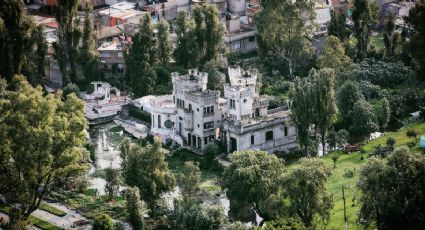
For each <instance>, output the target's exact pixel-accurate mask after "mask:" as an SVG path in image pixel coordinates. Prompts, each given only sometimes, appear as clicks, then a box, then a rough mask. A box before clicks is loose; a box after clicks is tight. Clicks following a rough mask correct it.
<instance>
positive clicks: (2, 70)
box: [0, 0, 35, 81]
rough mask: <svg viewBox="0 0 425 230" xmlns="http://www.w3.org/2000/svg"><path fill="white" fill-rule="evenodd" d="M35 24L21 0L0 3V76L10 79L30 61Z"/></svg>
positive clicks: (5, 0) (20, 71)
mask: <svg viewBox="0 0 425 230" xmlns="http://www.w3.org/2000/svg"><path fill="white" fill-rule="evenodd" d="M34 29H35V24H34V22H33V21H32V19H31V18H30V17H28V16H26V15H25V11H24V2H23V1H22V0H4V1H2V3H1V4H0V50H1V52H0V63H1V64H0V76H3V77H5V78H6V80H7V81H10V80H11V79H12V77H13V76H14V75H15V74H21V73H23V72H24V70H25V68H26V64H27V63H28V62H30V61H31V60H29V59H31V57H30V54H31V52H32V51H33V46H34V43H35V40H34V37H33V33H34Z"/></svg>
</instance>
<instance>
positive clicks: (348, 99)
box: [336, 80, 364, 121]
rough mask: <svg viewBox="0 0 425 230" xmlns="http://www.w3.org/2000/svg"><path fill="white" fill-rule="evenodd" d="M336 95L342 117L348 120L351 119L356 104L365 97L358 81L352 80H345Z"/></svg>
mask: <svg viewBox="0 0 425 230" xmlns="http://www.w3.org/2000/svg"><path fill="white" fill-rule="evenodd" d="M336 97H337V105H338V110H339V113H340V114H341V116H342V118H343V119H345V120H346V121H351V117H352V116H353V108H354V104H355V103H356V102H357V101H359V100H363V99H364V96H363V94H362V93H361V91H360V88H359V85H358V84H357V83H356V82H354V81H350V80H349V81H346V82H344V84H343V85H342V86H341V87H340V88H339V89H338V91H337V94H336Z"/></svg>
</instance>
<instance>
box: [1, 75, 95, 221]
mask: <svg viewBox="0 0 425 230" xmlns="http://www.w3.org/2000/svg"><path fill="white" fill-rule="evenodd" d="M10 88H11V89H13V91H7V90H6V92H5V93H4V95H3V96H2V97H1V98H0V114H2V115H1V116H0V171H1V172H2V173H1V174H0V181H2V183H0V193H1V194H2V195H4V196H5V197H6V199H7V200H8V201H9V202H11V203H19V204H20V205H19V209H20V212H21V215H22V218H24V219H27V218H28V217H29V216H30V215H31V213H32V212H33V211H35V210H36V209H37V208H38V206H39V205H40V202H41V201H42V200H43V198H45V197H46V195H47V194H49V192H50V191H51V189H52V186H53V184H54V183H55V182H56V181H58V180H61V179H63V178H66V177H69V176H71V175H75V174H77V173H78V172H81V171H82V170H86V169H87V167H88V164H87V162H88V159H87V158H88V156H86V154H85V151H84V144H85V140H86V128H87V121H86V118H85V117H84V102H83V101H81V100H80V99H78V98H77V97H76V96H75V95H74V94H70V95H68V97H67V99H66V100H65V101H62V100H61V95H60V93H57V94H48V95H45V94H44V92H43V90H42V88H41V87H40V86H39V87H37V88H34V87H32V86H31V85H29V83H28V82H27V81H26V80H24V77H22V76H16V77H14V79H13V81H12V83H11V85H10Z"/></svg>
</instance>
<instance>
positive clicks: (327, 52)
mask: <svg viewBox="0 0 425 230" xmlns="http://www.w3.org/2000/svg"><path fill="white" fill-rule="evenodd" d="M352 62H353V61H352V60H351V59H350V58H349V57H348V56H347V55H345V49H344V47H343V46H342V44H341V41H340V40H339V39H338V38H337V37H335V36H332V35H331V36H328V37H327V38H326V43H325V47H324V49H323V52H322V53H321V54H320V56H319V58H318V59H317V65H318V66H319V68H332V69H335V70H337V69H338V68H344V67H347V66H348V65H349V64H351V63H352Z"/></svg>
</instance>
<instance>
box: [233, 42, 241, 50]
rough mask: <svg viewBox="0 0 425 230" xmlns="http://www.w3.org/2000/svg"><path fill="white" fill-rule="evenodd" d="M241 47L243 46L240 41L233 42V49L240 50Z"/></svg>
mask: <svg viewBox="0 0 425 230" xmlns="http://www.w3.org/2000/svg"><path fill="white" fill-rule="evenodd" d="M240 48H241V42H240V41H236V42H232V50H239V49H240Z"/></svg>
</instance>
